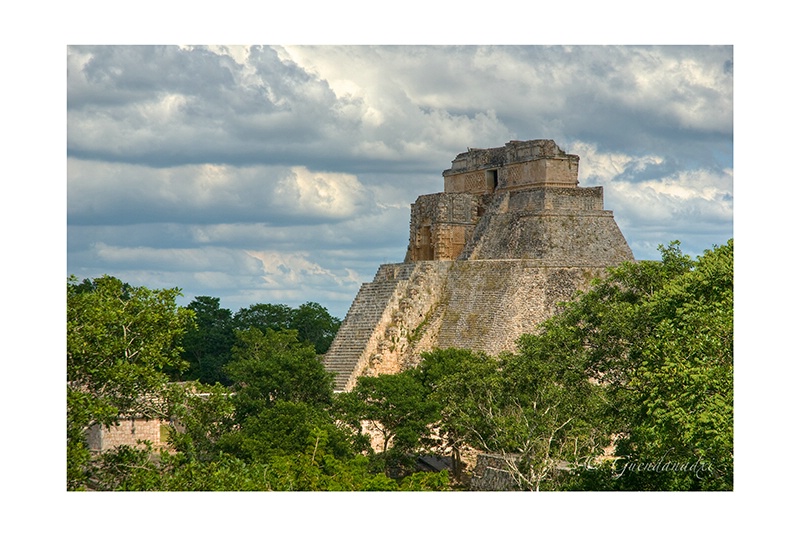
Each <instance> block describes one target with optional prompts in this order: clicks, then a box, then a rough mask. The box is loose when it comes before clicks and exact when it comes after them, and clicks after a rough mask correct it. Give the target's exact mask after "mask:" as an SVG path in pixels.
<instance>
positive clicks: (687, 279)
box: [559, 240, 733, 490]
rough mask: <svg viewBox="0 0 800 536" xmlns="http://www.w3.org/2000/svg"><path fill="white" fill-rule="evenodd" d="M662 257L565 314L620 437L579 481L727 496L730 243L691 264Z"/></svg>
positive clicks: (624, 273) (625, 273) (627, 270)
mask: <svg viewBox="0 0 800 536" xmlns="http://www.w3.org/2000/svg"><path fill="white" fill-rule="evenodd" d="M662 255H663V262H662V263H661V264H652V265H650V266H649V270H648V273H646V274H643V272H642V271H641V270H639V269H638V268H636V267H635V266H634V265H624V266H622V267H620V268H618V269H617V270H615V271H614V272H613V273H612V275H611V277H610V278H609V279H608V280H607V281H606V282H605V283H603V284H602V285H600V286H598V287H596V288H595V289H593V290H592V291H590V292H589V293H587V294H586V295H584V296H582V297H581V299H580V301H579V302H577V303H576V304H574V305H572V306H570V307H568V310H567V313H566V314H567V316H566V317H567V318H569V319H570V321H577V322H578V323H580V325H581V326H582V330H583V334H584V337H583V338H582V339H581V342H582V343H583V344H584V347H585V348H586V349H587V370H589V371H590V372H591V373H592V374H593V375H594V376H595V377H596V378H598V379H601V380H602V381H603V382H604V384H605V385H606V386H607V387H606V390H607V393H608V396H609V399H610V400H611V402H612V404H611V405H610V406H609V408H610V410H609V413H608V414H607V419H608V420H609V421H613V422H614V423H615V424H616V426H617V430H618V431H619V432H620V433H621V437H620V439H619V441H618V444H617V455H618V456H621V457H622V458H621V459H620V460H618V461H617V463H616V464H615V466H613V467H611V468H609V467H606V468H605V469H598V470H597V471H603V470H605V471H606V473H607V474H606V475H605V477H604V478H600V477H598V476H597V474H593V475H584V476H585V480H584V481H583V483H584V484H585V485H586V486H587V487H591V486H598V485H600V486H603V489H657V490H662V489H663V490H669V489H708V490H714V489H732V487H733V241H732V240H731V241H729V242H728V243H727V244H726V245H724V246H719V247H716V248H714V249H713V250H710V251H706V252H705V254H704V255H702V256H701V257H699V258H698V259H697V261H694V262H689V261H687V260H686V258H685V257H684V256H682V255H681V254H680V253H679V250H677V244H673V245H671V247H670V248H662ZM654 281H655V283H654ZM614 286H616V287H617V289H618V290H617V291H615V292H610V291H609V289H611V288H613V287H614ZM598 291H604V292H605V293H604V294H602V295H601V294H600V292H598ZM622 302H625V303H626V304H627V306H626V307H621V306H620V303H622ZM620 312H622V314H620ZM559 321H560V320H559ZM608 326H613V327H616V326H623V327H620V328H618V329H608ZM692 467H693V468H694V470H686V468H692ZM697 467H701V468H702V470H697Z"/></svg>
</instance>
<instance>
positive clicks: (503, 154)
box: [442, 140, 580, 194]
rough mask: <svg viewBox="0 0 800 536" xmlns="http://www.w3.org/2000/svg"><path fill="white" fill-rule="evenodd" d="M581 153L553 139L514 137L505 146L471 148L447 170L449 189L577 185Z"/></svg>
mask: <svg viewBox="0 0 800 536" xmlns="http://www.w3.org/2000/svg"><path fill="white" fill-rule="evenodd" d="M579 161H580V158H579V157H578V155H574V154H567V153H565V152H564V151H562V150H561V149H560V148H559V147H558V145H556V143H555V142H554V141H553V140H529V141H510V142H508V143H506V144H505V146H504V147H495V148H492V149H469V150H468V151H467V152H466V153H461V154H459V155H458V156H456V158H455V160H453V165H452V167H451V168H450V169H447V170H445V171H444V172H443V173H442V175H444V191H445V193H459V192H467V193H474V194H480V193H492V192H495V191H498V190H514V189H520V188H530V187H538V186H544V187H559V188H575V187H576V186H577V185H578V162H579Z"/></svg>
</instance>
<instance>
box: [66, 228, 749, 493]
mask: <svg viewBox="0 0 800 536" xmlns="http://www.w3.org/2000/svg"><path fill="white" fill-rule="evenodd" d="M660 252H661V260H660V261H640V262H630V263H624V264H622V265H620V266H618V267H616V268H613V269H611V270H609V271H608V273H607V275H606V277H604V278H603V279H600V280H597V281H595V282H594V283H593V284H592V286H591V288H589V289H588V290H587V291H586V292H583V293H580V294H578V295H577V296H575V298H574V299H573V300H572V301H570V302H566V303H564V304H561V305H560V310H559V311H558V312H557V314H555V315H554V316H553V317H552V318H550V319H549V320H547V321H546V322H544V323H543V324H541V325H540V326H539V327H538V328H537V329H536V330H532V332H531V333H529V334H527V335H523V336H522V337H521V338H520V339H519V340H518V342H517V348H516V350H515V351H514V352H507V353H503V354H501V355H496V356H490V355H486V354H483V353H481V352H476V351H472V350H469V349H455V348H448V349H434V350H432V351H430V352H427V353H424V354H423V355H422V356H421V361H420V364H419V365H418V366H417V367H415V368H411V369H408V370H405V371H403V372H400V373H398V374H395V375H381V376H375V377H361V378H359V380H358V382H357V384H356V386H355V388H354V389H353V390H352V391H351V392H347V393H334V392H333V383H332V377H331V374H330V373H328V372H327V371H326V370H325V368H324V367H323V365H322V360H321V355H320V353H321V348H326V346H325V344H330V341H329V339H330V338H331V337H332V334H333V333H335V330H336V329H337V328H338V320H337V319H334V318H332V317H330V315H328V314H327V311H325V310H324V309H323V308H321V306H319V305H318V304H314V303H308V304H304V305H302V306H300V307H298V308H291V307H288V306H285V305H274V304H256V305H254V306H251V307H249V308H244V309H241V310H240V311H239V312H238V313H236V314H235V315H234V314H231V312H230V311H229V310H227V309H222V308H221V307H220V304H219V300H218V299H216V298H211V297H207V296H205V297H198V298H196V299H195V300H193V301H192V302H191V303H190V304H189V306H188V307H185V308H182V307H177V306H176V305H175V298H176V297H177V296H179V290H178V289H163V290H149V289H147V288H144V287H133V286H130V285H127V284H125V283H123V282H121V281H119V280H118V279H115V278H113V277H109V276H104V277H102V278H98V279H95V280H85V281H83V282H78V281H77V280H76V279H75V278H70V279H68V282H67V368H68V375H67V382H68V385H67V424H68V433H67V457H68V475H67V481H68V488H69V489H81V488H84V487H91V488H92V489H128V490H178V489H185V490H195V489H196V490H200V489H205V490H212V489H213V490H234V489H241V490H321V489H328V490H401V489H415V490H430V489H436V490H442V489H458V487H459V486H463V485H465V482H466V481H467V480H466V479H468V477H469V474H468V473H464V472H463V469H464V466H463V464H462V463H461V455H462V453H465V452H466V451H467V450H470V449H471V450H478V451H483V452H489V453H493V454H497V455H499V456H500V458H501V459H502V460H505V463H506V466H505V467H504V470H505V472H506V473H507V474H509V475H510V476H511V477H512V479H513V484H514V487H515V488H516V489H529V490H730V489H732V487H733V241H732V240H731V241H729V242H728V243H727V244H725V245H722V246H718V247H715V248H713V249H711V250H709V251H706V252H705V253H704V254H703V255H702V256H700V257H698V258H697V259H691V258H690V257H689V256H687V255H684V254H683V253H682V252H681V250H680V247H679V244H678V243H672V244H670V245H668V246H664V247H661V248H660ZM326 341H327V342H326ZM181 344H183V348H181ZM187 368H188V375H189V376H190V378H189V379H192V380H199V381H192V382H184V383H174V384H169V383H168V382H167V380H168V374H169V375H170V376H171V377H172V378H180V379H187V378H186V374H187V373H186V372H185V371H186V370H187ZM132 414H136V415H140V416H142V417H144V418H167V419H170V423H171V425H170V426H171V427H170V439H169V447H170V450H169V451H163V452H161V453H160V457H158V458H156V457H155V454H156V453H155V452H153V450H152V448H150V447H149V446H147V445H143V446H140V448H138V449H137V448H131V447H123V448H118V449H116V450H114V451H110V452H105V453H103V454H102V455H99V456H91V455H90V453H89V452H88V449H87V444H86V440H85V437H86V431H87V430H88V429H89V427H91V426H93V425H98V426H111V425H113V424H114V423H116V422H118V420H119V419H120V417H121V416H124V415H132ZM368 429H369V430H371V431H372V434H373V440H376V441H374V444H375V445H376V446H375V448H374V449H373V447H372V446H371V445H370V441H369V438H368V437H367V436H366V435H365V434H364V432H365V430H368ZM423 454H434V455H440V456H452V457H453V460H454V475H455V479H456V480H453V481H451V480H450V479H449V477H448V476H447V474H446V473H445V472H441V473H427V472H420V471H419V468H418V467H416V465H415V462H416V460H418V459H419V456H421V455H423ZM462 477H463V479H462Z"/></svg>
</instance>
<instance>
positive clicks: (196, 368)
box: [173, 296, 236, 385]
mask: <svg viewBox="0 0 800 536" xmlns="http://www.w3.org/2000/svg"><path fill="white" fill-rule="evenodd" d="M187 309H189V310H190V311H193V312H194V317H195V326H193V327H192V328H191V329H189V331H188V332H187V333H186V335H185V336H184V338H183V348H184V353H183V357H184V359H186V360H187V361H188V362H189V369H188V370H187V371H185V372H184V373H183V374H173V376H174V377H176V378H182V379H192V380H199V381H201V382H203V383H205V384H208V385H213V384H215V383H221V384H223V385H230V380H229V379H228V377H227V376H226V375H225V372H224V370H223V367H224V366H225V365H226V364H227V363H228V362H229V361H230V359H231V347H232V346H233V344H234V342H235V340H236V338H235V336H234V322H233V318H232V316H231V312H230V310H228V309H222V308H221V307H220V306H219V298H212V297H210V296H198V297H196V298H195V299H194V300H192V302H191V303H190V304H189V305H188V306H187Z"/></svg>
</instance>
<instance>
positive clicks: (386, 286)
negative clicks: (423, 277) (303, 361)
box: [323, 264, 414, 391]
mask: <svg viewBox="0 0 800 536" xmlns="http://www.w3.org/2000/svg"><path fill="white" fill-rule="evenodd" d="M413 271H414V265H413V264H384V265H381V267H380V268H378V271H377V273H376V274H375V278H374V279H373V281H372V282H371V283H364V284H362V285H361V288H360V289H359V291H358V294H357V295H356V298H355V300H353V304H352V305H351V306H350V310H349V311H348V312H347V315H346V316H345V318H344V321H343V322H342V326H341V327H340V328H339V331H338V333H337V334H336V337H335V338H334V339H333V342H332V343H331V347H330V349H329V350H328V352H327V353H326V354H325V359H324V360H323V363H324V365H325V368H326V369H327V370H328V371H329V372H333V373H334V374H335V375H336V376H335V378H334V390H336V391H344V390H346V389H347V388H348V383H349V382H350V379H351V378H352V377H353V376H354V374H356V373H357V372H358V370H359V369H360V368H361V367H363V365H364V364H365V363H366V361H367V360H368V359H369V355H368V354H369V351H370V350H371V348H370V346H371V345H370V343H371V342H374V341H376V339H377V338H378V337H379V336H380V335H382V333H377V332H378V331H379V330H380V331H381V332H382V325H383V322H382V319H383V318H384V316H386V315H391V309H392V304H393V302H394V301H395V298H396V296H397V292H398V289H399V287H400V286H401V283H404V282H405V283H407V282H408V280H409V278H410V277H411V274H412V273H413Z"/></svg>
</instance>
